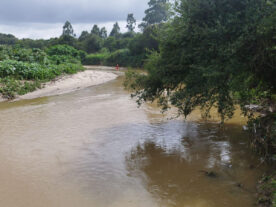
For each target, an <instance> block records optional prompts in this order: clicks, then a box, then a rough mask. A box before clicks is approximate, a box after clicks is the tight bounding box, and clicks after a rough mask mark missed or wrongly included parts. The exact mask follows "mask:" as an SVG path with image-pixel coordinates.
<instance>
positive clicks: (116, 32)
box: [109, 22, 120, 38]
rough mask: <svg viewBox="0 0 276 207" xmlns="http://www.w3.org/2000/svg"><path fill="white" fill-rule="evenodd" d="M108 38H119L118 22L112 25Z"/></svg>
mask: <svg viewBox="0 0 276 207" xmlns="http://www.w3.org/2000/svg"><path fill="white" fill-rule="evenodd" d="M109 36H111V37H116V38H118V37H119V36H120V26H119V24H118V22H116V23H115V24H114V25H113V29H112V30H111V32H110V35H109Z"/></svg>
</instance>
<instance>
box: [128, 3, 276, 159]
mask: <svg viewBox="0 0 276 207" xmlns="http://www.w3.org/2000/svg"><path fill="white" fill-rule="evenodd" d="M275 23H276V1H275V0H270V1H267V0H258V1H255V0H249V1H248V0H219V1H218V0H209V1H206V0H181V1H177V4H176V5H175V15H174V16H173V17H172V18H171V20H170V21H169V22H168V23H166V24H164V25H163V26H162V28H161V29H160V30H159V33H160V35H159V38H158V40H159V51H154V52H152V53H151V55H150V56H149V59H148V60H147V62H146V65H145V68H146V69H147V71H148V74H147V75H139V74H135V73H133V72H129V73H128V75H127V84H128V86H130V87H131V88H133V89H135V90H136V93H135V94H134V95H135V96H136V97H137V98H138V102H139V103H142V102H143V101H153V100H156V99H157V100H158V101H159V104H160V105H161V106H162V107H163V109H165V110H166V109H167V108H169V107H170V106H171V105H173V106H176V107H177V108H178V109H179V113H180V114H183V115H185V116H187V115H189V114H190V113H191V112H192V111H193V110H194V109H195V108H198V107H199V108H200V109H201V110H202V112H203V114H204V115H205V116H206V117H208V116H209V114H210V113H209V112H210V109H211V108H213V107H215V108H217V111H218V113H219V114H220V116H221V120H222V122H224V120H225V119H227V118H231V117H232V116H233V112H234V110H235V108H236V106H238V105H239V106H240V107H241V108H242V110H243V112H244V114H246V115H247V116H248V117H249V118H250V124H249V126H250V129H251V130H252V132H254V134H255V138H254V145H255V146H259V147H258V149H259V150H260V152H261V153H262V154H264V155H265V156H266V157H270V158H271V157H273V156H274V157H275V156H276V112H275V102H276V96H275V93H276V80H275V77H276V24H275ZM252 104H254V105H252ZM252 109H254V110H255V111H258V112H259V113H260V116H258V117H257V118H256V117H255V115H256V113H253V111H252ZM253 115H254V116H253Z"/></svg>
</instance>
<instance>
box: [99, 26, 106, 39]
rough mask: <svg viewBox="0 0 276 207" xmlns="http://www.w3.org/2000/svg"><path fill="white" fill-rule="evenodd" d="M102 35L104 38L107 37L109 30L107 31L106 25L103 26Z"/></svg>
mask: <svg viewBox="0 0 276 207" xmlns="http://www.w3.org/2000/svg"><path fill="white" fill-rule="evenodd" d="M100 37H101V38H103V39H106V38H107V31H106V28H105V27H103V28H101V31H100Z"/></svg>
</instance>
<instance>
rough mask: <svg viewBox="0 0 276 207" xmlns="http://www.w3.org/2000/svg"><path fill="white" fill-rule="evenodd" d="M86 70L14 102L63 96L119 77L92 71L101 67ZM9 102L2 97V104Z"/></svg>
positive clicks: (19, 97) (0, 98)
mask: <svg viewBox="0 0 276 207" xmlns="http://www.w3.org/2000/svg"><path fill="white" fill-rule="evenodd" d="M85 68H86V69H87V70H86V71H82V72H78V73H76V74H73V75H63V76H59V77H57V78H56V79H54V80H53V81H50V82H46V83H43V84H42V85H41V88H40V89H37V90H35V91H33V92H30V93H27V94H24V95H18V96H16V97H15V99H14V100H22V99H34V98H39V97H45V96H54V95H61V94H65V93H70V92H73V91H76V90H80V89H83V88H87V87H90V86H94V85H99V84H102V83H105V82H108V81H111V80H114V79H116V78H117V77H118V75H116V74H114V73H112V72H106V71H95V70H91V69H99V67H93V66H85ZM104 69H105V70H106V69H109V70H112V69H113V68H107V67H105V68H104ZM8 100H9V99H5V98H3V97H0V102H3V101H8Z"/></svg>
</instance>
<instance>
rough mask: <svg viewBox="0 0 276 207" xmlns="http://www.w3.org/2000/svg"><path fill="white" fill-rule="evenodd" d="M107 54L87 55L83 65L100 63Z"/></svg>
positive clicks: (102, 62)
mask: <svg viewBox="0 0 276 207" xmlns="http://www.w3.org/2000/svg"><path fill="white" fill-rule="evenodd" d="M108 56H109V54H108V53H96V54H90V55H87V56H86V58H85V60H84V61H83V64H85V65H102V64H104V62H105V60H106V59H107V57H108Z"/></svg>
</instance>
